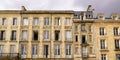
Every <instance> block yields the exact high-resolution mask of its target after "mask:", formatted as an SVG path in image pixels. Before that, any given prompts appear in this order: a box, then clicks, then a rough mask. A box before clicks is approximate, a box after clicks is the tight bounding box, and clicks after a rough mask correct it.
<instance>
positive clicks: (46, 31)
mask: <svg viewBox="0 0 120 60" xmlns="http://www.w3.org/2000/svg"><path fill="white" fill-rule="evenodd" d="M44 40H49V31H48V30H45V31H44Z"/></svg>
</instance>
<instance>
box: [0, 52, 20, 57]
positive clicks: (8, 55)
mask: <svg viewBox="0 0 120 60" xmlns="http://www.w3.org/2000/svg"><path fill="white" fill-rule="evenodd" d="M4 57H12V58H15V57H19V54H18V53H0V58H4Z"/></svg>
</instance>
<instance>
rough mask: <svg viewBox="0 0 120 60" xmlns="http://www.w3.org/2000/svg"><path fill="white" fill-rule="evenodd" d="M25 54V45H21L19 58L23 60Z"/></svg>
mask: <svg viewBox="0 0 120 60" xmlns="http://www.w3.org/2000/svg"><path fill="white" fill-rule="evenodd" d="M26 53H27V47H26V45H21V57H22V58H25V57H26Z"/></svg>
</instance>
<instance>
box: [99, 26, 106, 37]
mask: <svg viewBox="0 0 120 60" xmlns="http://www.w3.org/2000/svg"><path fill="white" fill-rule="evenodd" d="M100 35H105V31H104V28H103V27H102V28H100Z"/></svg>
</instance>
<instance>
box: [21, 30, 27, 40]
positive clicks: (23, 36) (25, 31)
mask: <svg viewBox="0 0 120 60" xmlns="http://www.w3.org/2000/svg"><path fill="white" fill-rule="evenodd" d="M27 35H28V33H27V30H23V31H22V40H27Z"/></svg>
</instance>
